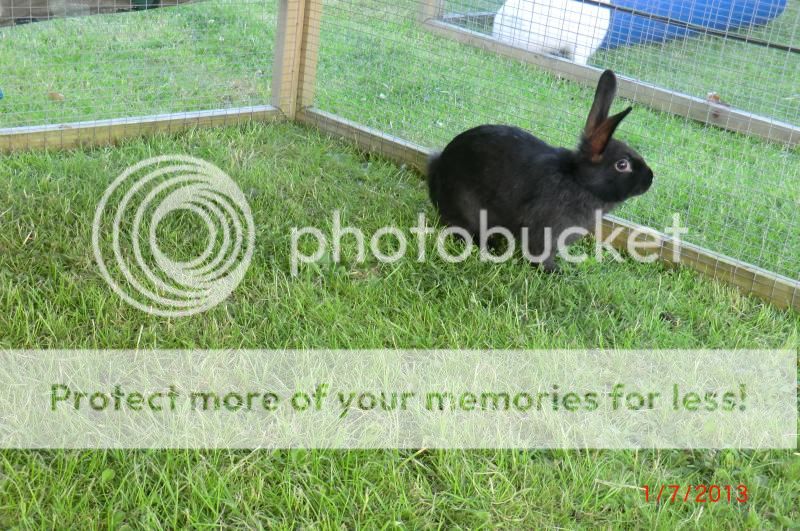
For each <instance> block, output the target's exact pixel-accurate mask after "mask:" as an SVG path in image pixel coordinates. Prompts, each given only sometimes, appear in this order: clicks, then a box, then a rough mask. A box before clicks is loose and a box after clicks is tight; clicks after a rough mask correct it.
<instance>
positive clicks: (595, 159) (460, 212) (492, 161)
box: [428, 70, 653, 271]
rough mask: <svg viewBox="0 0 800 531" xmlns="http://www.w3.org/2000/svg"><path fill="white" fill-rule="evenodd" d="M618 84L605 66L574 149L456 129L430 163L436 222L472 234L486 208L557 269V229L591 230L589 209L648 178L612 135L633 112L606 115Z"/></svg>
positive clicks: (501, 132) (490, 221) (617, 199)
mask: <svg viewBox="0 0 800 531" xmlns="http://www.w3.org/2000/svg"><path fill="white" fill-rule="evenodd" d="M616 91H617V79H616V77H615V76H614V73H613V72H612V71H611V70H606V71H605V72H603V74H602V76H600V81H599V82H598V83H597V92H596V93H595V97H594V103H593V104H592V109H591V110H590V111H589V117H588V118H587V120H586V126H585V127H584V130H583V134H582V135H581V139H580V143H579V145H578V149H577V150H574V151H573V150H569V149H565V148H558V147H553V146H550V145H548V144H547V143H545V142H543V141H542V140H539V139H538V138H536V137H535V136H533V135H531V134H530V133H528V132H526V131H523V130H522V129H519V128H517V127H511V126H506V125H481V126H478V127H475V128H473V129H470V130H468V131H465V132H463V133H461V134H460V135H458V136H456V137H455V138H454V139H453V140H452V141H451V142H450V143H449V144H448V145H447V147H445V148H444V151H442V152H441V153H439V154H436V155H433V156H432V157H431V159H430V161H429V163H428V186H429V190H430V197H431V201H432V202H433V204H434V206H435V207H436V208H437V210H438V211H439V215H440V217H441V219H442V221H443V222H444V223H446V224H448V225H450V226H453V227H459V228H462V229H464V230H466V231H467V232H468V233H469V234H470V235H472V236H473V237H475V236H476V235H478V233H479V229H480V213H481V211H482V210H484V211H485V212H486V214H485V216H486V226H487V227H489V228H492V227H502V228H505V229H508V230H509V231H510V232H511V233H512V234H513V235H514V236H515V237H516V238H518V239H521V240H522V244H523V246H525V247H527V249H524V250H527V251H528V253H529V254H528V258H529V259H530V260H531V261H533V262H535V263H538V264H540V265H541V266H542V267H543V268H544V269H545V270H547V271H553V270H555V269H557V267H556V263H555V255H556V252H557V249H556V243H557V241H558V237H559V235H560V234H561V233H562V231H564V230H565V229H568V228H572V227H581V228H583V229H586V230H589V231H591V230H592V229H591V228H592V227H593V225H594V222H595V212H597V211H598V210H599V211H601V212H602V213H605V212H608V211H610V210H611V209H613V208H614V207H615V206H617V205H618V204H619V203H621V202H622V201H624V200H625V199H628V198H629V197H633V196H635V195H639V194H643V193H644V192H646V191H647V189H648V188H650V185H651V184H652V182H653V172H652V170H651V169H650V168H649V167H648V166H647V164H646V163H645V161H644V160H643V159H642V157H641V156H640V155H639V154H638V153H637V152H636V151H634V150H633V149H631V148H630V147H629V146H627V145H625V144H624V143H622V142H620V141H618V140H614V139H612V138H611V136H612V134H613V133H614V130H615V129H616V128H617V126H618V125H619V123H620V122H621V121H622V119H623V118H625V116H627V115H628V113H629V112H630V111H631V107H628V108H627V109H625V110H624V111H622V112H621V113H619V114H616V115H614V116H612V117H610V118H609V117H608V111H609V110H610V109H611V103H612V101H613V100H614V95H615V94H616ZM545 227H549V228H550V231H551V233H550V235H547V234H546V232H545ZM523 229H524V230H523ZM526 233H527V234H526ZM576 238H577V235H574V236H573V237H572V238H571V239H570V238H566V243H570V242H571V240H574V239H576ZM526 240H527V241H526ZM548 250H549V252H548Z"/></svg>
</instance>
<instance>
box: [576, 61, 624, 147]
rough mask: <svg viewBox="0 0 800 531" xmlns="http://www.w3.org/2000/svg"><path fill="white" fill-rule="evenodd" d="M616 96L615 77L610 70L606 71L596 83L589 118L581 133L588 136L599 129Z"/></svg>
mask: <svg viewBox="0 0 800 531" xmlns="http://www.w3.org/2000/svg"><path fill="white" fill-rule="evenodd" d="M616 94H617V77H616V76H615V75H614V72H612V71H611V70H606V71H605V72H603V75H601V76H600V81H598V82H597V91H596V92H595V93H594V103H592V110H590V111H589V117H588V118H587V119H586V127H584V128H583V133H584V134H585V135H586V136H590V135H591V134H592V132H593V131H594V130H595V129H597V128H598V127H600V126H601V125H602V124H603V122H605V121H606V118H608V111H609V110H611V103H612V102H613V101H614V96H615V95H616Z"/></svg>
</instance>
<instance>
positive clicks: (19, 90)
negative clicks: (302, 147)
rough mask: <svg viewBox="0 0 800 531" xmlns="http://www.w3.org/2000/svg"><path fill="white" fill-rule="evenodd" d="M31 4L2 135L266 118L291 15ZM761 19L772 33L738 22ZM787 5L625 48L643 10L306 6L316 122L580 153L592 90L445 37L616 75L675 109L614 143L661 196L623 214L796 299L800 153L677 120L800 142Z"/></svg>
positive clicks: (705, 12) (695, 1) (377, 3)
mask: <svg viewBox="0 0 800 531" xmlns="http://www.w3.org/2000/svg"><path fill="white" fill-rule="evenodd" d="M36 1H39V0H25V3H24V2H23V0H0V89H1V90H3V92H4V95H5V97H4V98H3V99H2V100H0V128H3V127H16V126H28V125H41V124H58V123H65V122H74V121H85V120H95V119H107V118H115V119H116V118H120V119H122V118H124V117H133V116H141V115H152V114H160V113H180V112H188V111H194V110H204V109H225V108H234V107H242V106H248V105H264V104H268V103H269V102H270V78H271V75H272V62H273V55H274V49H275V38H276V29H277V15H278V5H277V2H274V1H270V2H267V1H263V0H235V1H234V0H207V1H196V2H188V3H180V2H179V1H178V0H170V1H171V2H172V3H180V5H174V6H167V5H166V3H165V4H164V5H161V4H159V6H160V7H159V8H158V9H144V8H149V7H154V6H153V5H151V4H147V3H145V4H144V5H141V4H137V3H136V2H137V0H132V1H130V2H126V3H125V4H122V5H120V2H119V1H116V2H115V3H114V4H113V5H114V9H110V10H111V11H116V10H118V9H119V10H120V12H115V13H111V14H104V15H102V16H75V15H88V14H91V13H94V12H101V11H103V9H105V8H104V7H103V5H102V0H96V2H95V3H93V4H91V6H89V7H88V8H87V7H86V4H82V5H83V6H84V7H83V8H82V9H83V10H84V11H83V12H80V10H77V11H75V10H73V11H69V10H67V9H62V11H58V10H54V9H50V10H49V11H48V13H49V14H48V15H47V16H46V17H43V18H40V17H38V16H33V15H36V14H37V13H34V3H35V2H36ZM40 1H41V2H44V3H45V4H46V2H47V0H40ZM111 1H112V2H114V0H111ZM162 1H165V0H162ZM754 2H755V5H756V8H755V9H756V11H754V12H753V13H755V15H759V16H762V18H766V19H768V20H761V19H758V20H757V21H756V22H753V20H754V18H758V17H755V15H754V14H753V13H751V14H750V15H748V14H747V12H746V10H745V12H742V11H741V10H739V11H737V9H738V8H736V6H738V5H749V4H753V3H754ZM781 2H782V0H747V1H745V0H712V1H709V0H687V1H686V2H683V3H681V2H679V1H677V0H672V1H666V0H663V1H659V0H652V1H651V6H650V7H651V8H652V13H653V17H651V18H652V20H651V21H650V22H647V20H646V19H647V17H642V16H641V15H638V16H639V18H636V17H635V16H634V17H633V18H632V19H629V20H628V22H627V24H628V26H624V24H623V30H620V28H619V25H620V22H619V21H620V17H619V13H622V14H626V15H631V13H630V12H625V11H624V10H625V9H627V10H628V11H631V10H632V11H633V12H639V11H641V10H644V11H646V9H645V8H646V7H647V6H646V5H645V2H644V0H618V1H616V2H614V3H615V4H617V5H616V6H612V5H606V3H607V2H606V1H605V0H599V1H598V0H587V2H581V1H578V0H507V1H505V2H503V0H424V1H422V2H421V1H419V0H322V2H321V3H318V2H316V1H309V2H307V4H306V7H307V9H309V10H311V12H312V13H314V14H316V15H319V16H321V31H320V33H319V35H316V34H312V35H311V36H310V37H309V40H308V42H306V44H305V46H306V47H307V48H308V49H309V50H311V51H312V52H313V53H314V54H315V55H318V64H317V75H316V90H315V99H314V107H315V108H318V109H320V110H323V111H327V112H330V113H334V114H336V115H338V116H341V117H343V118H346V119H348V120H351V121H353V122H355V123H358V124H363V125H366V126H369V127H373V128H375V129H377V130H379V131H382V132H385V133H388V134H391V135H394V136H397V137H399V138H402V139H405V140H409V141H412V142H415V143H417V144H420V145H423V146H427V147H431V148H435V149H441V148H442V147H444V146H445V145H446V143H447V142H448V141H449V140H450V139H451V138H452V137H453V136H455V135H456V134H458V133H459V132H461V131H463V130H464V129H466V128H469V127H471V126H475V125H479V124H482V123H507V124H513V125H517V126H520V127H523V128H525V129H527V130H529V131H531V132H532V133H533V134H535V135H537V136H539V137H540V138H542V139H543V140H546V141H547V142H549V143H551V144H553V145H562V146H574V145H575V144H576V142H577V138H578V134H579V132H580V129H581V127H582V125H583V123H584V121H585V119H586V114H587V113H588V109H589V106H590V105H591V99H592V96H593V93H594V87H593V86H586V85H582V84H579V83H576V82H574V81H570V80H569V79H568V76H563V75H561V74H559V72H558V70H557V69H555V70H553V69H550V70H549V71H548V70H545V69H543V68H541V67H539V66H536V65H534V64H529V63H527V62H525V61H521V60H519V58H512V57H507V56H504V55H501V54H498V53H495V51H493V50H491V49H487V47H486V46H480V45H478V46H472V45H469V44H467V43H463V42H457V40H456V39H454V38H452V36H448V35H446V34H442V33H441V32H436V31H434V29H433V28H432V25H431V22H440V23H444V24H446V25H447V26H448V27H451V28H455V30H457V31H464V32H471V34H477V35H480V36H482V37H484V38H486V39H489V40H491V41H493V42H502V43H503V44H505V45H507V46H511V47H514V48H515V49H519V50H525V51H526V53H531V54H545V55H550V56H558V57H560V58H562V59H563V61H562V63H560V64H563V65H573V66H578V67H581V68H583V67H582V66H581V65H584V64H585V65H588V66H589V67H597V68H611V69H613V70H615V71H616V72H617V73H618V74H620V75H622V76H626V77H629V78H632V79H634V80H638V81H640V82H642V83H643V84H645V85H647V86H655V87H661V88H663V89H667V90H669V91H673V92H674V94H675V99H674V109H673V108H672V106H671V105H670V104H669V101H668V105H667V108H666V109H663V107H662V110H661V111H655V110H652V109H651V108H650V107H649V103H650V101H649V93H648V92H647V91H646V90H642V92H641V93H640V92H638V91H635V92H634V93H633V94H632V95H631V94H628V96H629V97H628V99H630V100H632V101H633V102H634V103H635V104H636V105H635V110H634V112H633V113H632V114H631V115H630V116H629V117H628V118H627V119H626V120H625V122H623V124H622V126H621V127H620V129H619V132H618V133H617V136H618V137H619V138H620V139H622V140H624V141H626V142H627V143H629V144H630V145H632V146H633V147H634V148H635V149H637V150H638V151H639V152H640V153H641V154H642V155H643V156H644V157H645V159H646V160H647V161H648V163H649V164H650V166H651V167H652V168H653V169H654V172H655V175H656V178H655V182H654V186H653V188H652V189H651V190H650V191H649V192H648V193H647V194H645V195H644V196H641V197H639V198H636V199H634V200H631V201H629V202H628V203H626V204H625V205H623V207H622V208H621V209H620V210H618V211H617V212H616V214H618V215H619V216H620V217H623V218H625V219H628V220H631V221H633V222H637V223H640V224H643V225H646V226H649V227H652V228H655V229H657V230H663V229H664V228H665V227H667V226H670V225H671V224H672V215H673V213H678V214H680V215H681V216H682V219H683V220H684V221H685V222H686V224H687V225H688V227H689V229H690V233H689V235H688V236H687V239H688V240H689V241H690V242H692V243H695V244H698V245H702V246H704V247H706V248H708V249H710V250H712V251H716V252H719V253H722V254H725V255H728V256H730V257H733V258H736V259H740V260H742V261H745V262H749V263H751V264H754V265H756V266H760V267H763V268H764V269H767V270H770V271H773V272H776V273H779V274H782V275H786V276H788V277H790V278H793V279H800V152H799V151H798V150H799V148H798V147H797V145H798V143H800V136H795V137H792V141H787V142H779V141H770V140H768V139H764V138H761V137H759V136H757V135H749V134H742V133H741V132H738V133H737V132H733V131H729V130H726V129H725V128H724V127H717V126H714V125H710V124H708V123H702V122H698V121H696V120H693V119H690V118H687V117H686V116H684V115H682V113H681V112H680V111H681V108H682V103H681V102H682V100H681V97H682V95H686V96H691V97H693V98H696V99H697V100H699V101H701V102H703V101H708V102H712V103H714V105H718V106H720V107H723V108H725V109H736V110H740V111H742V112H744V113H752V115H753V116H754V118H753V119H754V120H756V121H758V122H759V123H765V124H767V128H769V127H772V125H770V124H773V123H774V124H778V123H780V124H781V125H780V127H783V128H785V129H788V130H789V131H793V130H794V128H797V129H798V131H799V132H798V135H800V53H797V51H796V50H794V49H795V48H798V47H800V35H799V34H798V33H799V31H798V28H799V27H800V0H788V1H787V2H785V4H781ZM50 5H53V3H51V4H50ZM59 5H61V6H63V5H71V4H70V0H66V2H60V3H59ZM26 6H27V7H26ZM731 6H733V7H731ZM764 6H766V7H764ZM40 7H41V6H40ZM106 7H107V6H106ZM25 9H28V12H26V11H25ZM106 10H109V9H106ZM637 10H638V11H637ZM320 11H321V12H320ZM698 12H700V13H701V15H702V16H700V17H699V18H698V17H697V16H694V18H692V16H688V15H686V13H690V14H695V15H696V14H697V13H698ZM542 13H543V14H544V18H542ZM720 13H721V15H720ZM63 15H67V16H66V17H64V16H63ZM631 16H633V15H631ZM536 17H539V18H536ZM33 19H35V20H37V21H36V22H34V23H24V24H23V22H32V20H33ZM662 19H667V20H675V21H676V24H678V25H679V26H680V25H681V24H683V25H684V29H686V28H687V27H690V26H691V27H692V28H694V29H693V30H691V32H690V33H688V34H681V35H678V36H674V35H672V36H671V37H674V38H668V39H660V38H659V37H658V32H657V31H656V29H653V28H654V27H655V26H653V25H652V22H654V21H655V22H663V20H662ZM622 20H623V22H624V20H625V19H624V17H622ZM687 20H688V21H689V22H687ZM703 24H707V25H708V26H709V27H710V29H709V31H707V32H705V33H704V32H703V31H698V29H697V27H698V26H701V27H702V25H703ZM711 26H714V27H713V28H711ZM720 28H722V29H720ZM687 31H689V30H687ZM615 32H616V33H615ZM678 33H680V32H678ZM609 35H610V36H611V37H609ZM614 39H616V41H614ZM545 40H546V41H547V46H544V44H543V43H544V42H545ZM612 41H613V43H612V44H613V45H606V44H604V43H608V42H612ZM545 48H546V49H545ZM565 68H566V66H565ZM645 85H643V86H645ZM625 104H626V102H624V101H619V102H618V103H617V104H616V105H615V107H614V109H621V108H622V106H623V105H625ZM722 125H723V126H724V125H725V124H724V123H723V124H722ZM775 127H778V125H775Z"/></svg>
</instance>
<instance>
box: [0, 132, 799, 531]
mask: <svg viewBox="0 0 800 531" xmlns="http://www.w3.org/2000/svg"><path fill="white" fill-rule="evenodd" d="M171 153H183V154H189V155H194V156H199V157H202V158H205V159H206V160H209V161H211V162H213V163H215V164H217V165H218V166H219V167H220V168H222V169H223V170H224V171H226V172H227V173H228V174H230V175H231V177H232V178H233V179H234V180H235V181H236V182H237V183H238V185H239V186H240V187H241V189H242V190H243V191H244V192H245V193H246V194H247V196H248V200H249V202H250V205H251V208H252V210H253V213H254V215H255V218H256V219H255V221H256V228H257V234H256V250H255V255H254V258H253V263H252V265H251V268H250V270H249V272H248V274H247V276H246V277H245V279H244V281H243V282H242V284H241V285H240V286H239V287H238V289H237V290H236V291H235V292H234V293H233V295H232V296H231V297H230V298H229V299H228V300H227V301H226V302H224V303H223V304H221V305H220V306H218V307H216V308H214V309H212V310H210V311H208V312H206V313H204V314H201V315H198V316H194V317H189V318H179V319H164V318H158V317H154V316H149V315H147V314H144V313H142V312H139V311H138V310H135V309H133V308H132V307H129V306H127V305H126V304H125V303H124V302H122V301H121V300H120V299H119V298H118V297H116V296H114V295H113V294H112V293H111V291H110V290H109V288H108V287H107V286H106V284H105V283H104V281H103V280H102V278H101V277H100V275H99V273H98V271H97V268H96V266H95V265H94V263H93V259H92V251H91V244H90V241H91V223H92V216H93V213H94V209H95V206H96V203H97V201H98V199H99V198H100V196H101V195H102V193H103V191H104V189H105V187H106V186H107V185H108V184H109V183H110V182H111V180H112V179H113V178H114V177H115V176H116V175H117V174H119V173H120V172H121V171H122V170H123V169H124V168H126V167H127V166H129V165H131V164H133V163H135V162H138V161H139V160H141V159H142V158H144V157H148V156H154V155H158V154H171ZM0 205H2V207H0V348H120V349H122V348H142V349H146V348H263V347H270V348H284V347H286V348H312V347H330V348H381V347H389V348H392V347H400V348H437V347H440V348H486V347H491V348H556V347H559V348H597V347H601V348H701V347H702V348H748V347H751V348H754V347H759V348H792V349H796V348H798V346H800V316H798V315H797V314H792V313H788V312H779V311H777V310H775V309H774V308H771V307H769V306H767V305H765V304H762V303H760V302H758V301H756V300H753V299H750V298H746V297H742V296H741V295H739V294H738V293H737V292H735V291H734V290H732V289H731V288H729V287H725V286H723V285H720V284H717V283H713V282H708V281H705V280H702V279H701V278H699V277H698V276H696V275H695V274H693V273H691V272H690V271H686V270H682V269H666V268H663V267H661V266H658V265H643V264H638V263H633V262H625V263H621V264H617V263H612V262H608V261H606V262H603V263H597V262H595V261H590V262H587V263H585V264H582V265H579V266H569V267H567V268H566V270H565V272H564V274H562V275H556V276H548V275H545V274H542V273H540V272H537V271H536V270H534V269H532V268H530V267H529V266H528V265H527V264H525V263H523V262H522V260H521V259H518V260H513V261H511V262H508V263H506V264H502V265H493V264H488V263H482V262H480V261H479V260H477V259H471V260H468V261H467V262H465V263H463V264H449V263H445V262H442V261H440V260H429V261H428V262H426V263H421V264H420V263H417V262H416V261H415V260H414V259H409V260H403V261H401V262H398V263H396V264H391V265H388V264H379V263H377V262H367V263H365V264H358V263H356V262H355V261H354V260H352V256H353V255H352V253H353V249H351V248H350V249H347V250H346V252H345V256H346V257H349V258H347V259H345V261H344V262H343V263H341V264H333V263H330V262H327V261H323V262H322V263H320V264H317V265H309V266H306V267H304V268H303V269H302V270H301V274H300V275H299V276H298V277H292V276H291V275H290V269H289V256H288V254H289V252H288V250H289V248H290V247H289V246H290V239H289V234H290V229H291V227H292V226H305V225H314V226H318V227H321V228H322V229H323V230H327V229H329V227H330V224H331V214H332V211H333V210H335V209H342V211H343V217H344V222H345V223H349V224H352V225H356V226H359V227H361V228H362V229H363V230H364V231H365V232H367V233H368V234H369V233H372V232H374V230H376V229H377V228H378V227H381V226H383V225H386V224H393V225H397V226H401V227H403V226H412V225H413V224H414V223H415V222H416V216H417V213H418V212H425V213H427V214H428V215H429V216H432V215H433V212H432V209H431V207H430V205H429V203H428V201H427V198H426V191H425V186H424V183H423V182H422V181H421V180H420V179H419V177H418V176H416V175H414V174H411V173H409V172H407V171H404V170H402V169H399V168H397V167H396V166H394V165H392V164H390V163H389V162H387V161H385V160H382V159H380V158H375V157H370V156H367V155H364V154H361V153H359V152H357V151H356V150H354V149H353V148H352V147H350V146H348V145H346V144H343V143H340V142H337V141H334V140H331V139H329V138H326V137H324V136H321V135H320V134H319V133H317V132H315V131H312V130H307V129H303V128H299V127H296V126H292V125H286V124H275V125H253V126H249V127H245V128H241V129H237V128H226V129H214V130H197V131H189V132H187V133H184V134H181V135H179V136H175V137H170V136H156V137H153V138H149V139H146V140H135V141H129V142H126V143H124V144H123V145H121V146H119V147H116V148H102V149H100V148H98V149H93V150H90V151H75V152H69V153H63V152H62V153H57V152H50V153H43V152H40V153H20V154H16V155H13V156H9V157H5V158H4V159H3V164H2V166H0ZM406 224H408V225H406ZM166 236H169V234H165V237H166ZM174 238H175V239H180V238H181V234H175V235H174ZM428 250H429V254H430V251H432V242H431V248H429V249H428ZM735 362H736V361H735V360H731V363H735ZM663 483H667V484H669V483H681V484H687V483H721V484H728V483H734V484H738V483H745V484H747V485H748V487H749V489H750V491H751V501H750V502H749V503H747V504H745V505H737V504H730V505H729V504H727V503H719V504H712V505H696V504H691V503H689V504H675V505H664V506H656V505H655V504H653V503H650V504H647V503H645V502H644V499H643V495H642V493H641V491H640V490H638V487H640V486H641V485H644V484H649V485H660V484H663ZM799 502H800V460H799V459H798V457H797V454H796V451H791V450H789V451H759V452H756V451H738V450H726V451H706V450H703V451H701V450H698V451H595V450H586V451H566V450H565V451H521V450H520V451H467V452H464V451H419V452H415V451H393V450H392V451H349V452H344V451H255V452H247V451H68V452H65V451H23V450H5V451H2V452H0V525H2V526H3V527H10V526H19V527H20V528H41V527H59V528H78V527H80V528H106V527H108V528H114V529H119V528H123V527H124V526H128V528H139V527H142V528H144V527H148V528H152V527H189V526H204V527H206V526H208V527H210V526H225V527H252V526H257V525H261V526H264V527H267V526H275V527H279V528H284V529H296V528H300V527H303V528H306V527H314V528H324V529H329V528H340V527H345V528H356V527H363V528H374V527H380V528H386V527H388V528H408V529H416V528H452V527H457V526H461V527H470V528H471V527H495V526H497V527H504V528H515V529H520V528H534V527H543V526H550V527H552V526H559V527H570V528H571V527H576V526H577V527H587V528H589V527H598V526H599V527H648V528H652V527H658V528H673V527H678V526H692V527H694V526H697V527H703V528H707V527H711V526H715V527H722V528H741V527H754V528H769V527H790V526H792V525H797V524H798V522H800V512H799V510H798V508H800V503H799Z"/></svg>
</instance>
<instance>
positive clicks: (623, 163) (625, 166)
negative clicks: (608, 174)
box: [614, 159, 633, 172]
mask: <svg viewBox="0 0 800 531" xmlns="http://www.w3.org/2000/svg"><path fill="white" fill-rule="evenodd" d="M614 169H616V170H617V171H621V172H629V171H633V170H632V169H631V161H629V160H628V159H619V160H618V161H617V162H615V163H614Z"/></svg>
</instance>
